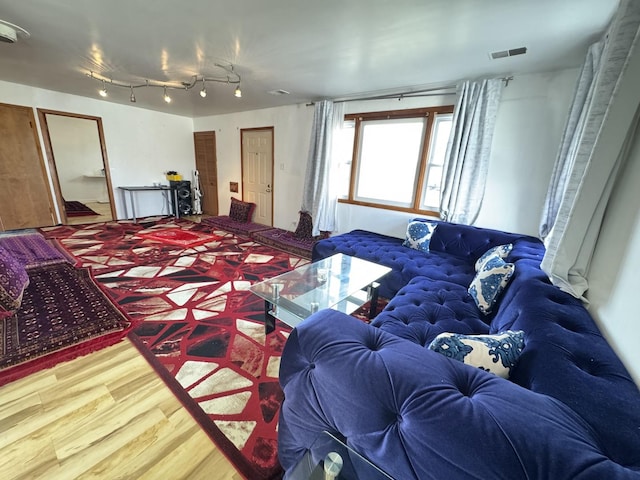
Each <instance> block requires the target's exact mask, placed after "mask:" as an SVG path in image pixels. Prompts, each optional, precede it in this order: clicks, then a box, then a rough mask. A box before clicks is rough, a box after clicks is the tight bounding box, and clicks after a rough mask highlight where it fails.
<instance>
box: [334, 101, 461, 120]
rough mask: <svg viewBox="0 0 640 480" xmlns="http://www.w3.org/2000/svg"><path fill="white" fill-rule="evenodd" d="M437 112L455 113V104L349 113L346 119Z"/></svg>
mask: <svg viewBox="0 0 640 480" xmlns="http://www.w3.org/2000/svg"><path fill="white" fill-rule="evenodd" d="M436 113H453V105H443V106H440V107H425V108H409V109H406V110H388V111H383V112H365V113H348V114H346V115H345V116H344V119H345V120H357V119H361V120H389V119H392V118H415V117H421V116H424V117H427V116H429V115H433V114H436Z"/></svg>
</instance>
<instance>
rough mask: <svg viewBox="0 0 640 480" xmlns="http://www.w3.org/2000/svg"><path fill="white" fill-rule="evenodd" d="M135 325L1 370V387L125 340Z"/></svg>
mask: <svg viewBox="0 0 640 480" xmlns="http://www.w3.org/2000/svg"><path fill="white" fill-rule="evenodd" d="M134 326H137V324H136V325H133V324H129V326H128V327H126V328H125V329H124V330H123V331H121V332H111V333H109V334H107V335H103V336H101V337H97V338H94V339H92V340H87V341H85V342H82V343H79V344H78V345H73V346H71V347H67V348H64V349H62V350H59V351H57V352H52V353H49V354H47V355H44V356H42V357H39V358H34V359H33V360H30V361H28V362H25V363H21V364H19V365H15V366H13V367H10V368H7V369H6V370H3V371H0V387H2V386H3V385H6V384H8V383H11V382H15V381H16V380H20V379H21V378H24V377H26V376H28V375H31V374H32V373H36V372H39V371H41V370H46V369H48V368H51V367H55V366H56V365H58V364H60V363H62V362H67V361H69V360H73V359H75V358H79V357H83V356H85V355H88V354H90V353H93V352H97V351H98V350H102V349H103V348H106V347H110V346H111V345H115V344H116V343H118V342H120V341H121V340H123V339H124V338H125V337H126V336H127V334H128V333H129V332H130V330H131V329H132V328H133V327H134Z"/></svg>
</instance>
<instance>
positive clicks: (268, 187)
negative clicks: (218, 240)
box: [240, 127, 273, 226]
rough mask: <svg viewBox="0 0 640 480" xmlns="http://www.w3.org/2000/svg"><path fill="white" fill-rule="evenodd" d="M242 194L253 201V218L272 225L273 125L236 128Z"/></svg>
mask: <svg viewBox="0 0 640 480" xmlns="http://www.w3.org/2000/svg"><path fill="white" fill-rule="evenodd" d="M240 137H241V146H242V197H243V200H245V201H247V202H253V203H255V204H256V210H255V213H254V215H253V221H254V222H256V223H260V224H262V225H269V226H272V225H273V127H265V128H244V129H241V130H240Z"/></svg>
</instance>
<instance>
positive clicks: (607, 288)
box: [587, 131, 640, 385]
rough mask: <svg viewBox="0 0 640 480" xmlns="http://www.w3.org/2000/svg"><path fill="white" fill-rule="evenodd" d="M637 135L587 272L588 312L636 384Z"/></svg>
mask: <svg viewBox="0 0 640 480" xmlns="http://www.w3.org/2000/svg"><path fill="white" fill-rule="evenodd" d="M638 185H640V131H639V132H636V137H635V142H634V145H633V147H632V149H631V154H630V156H629V160H628V163H627V165H626V166H625V167H624V169H623V170H622V172H621V174H620V177H619V180H618V183H617V184H616V185H615V187H614V193H613V194H612V197H611V199H610V203H609V205H608V206H607V212H606V214H605V218H604V222H603V225H602V231H601V233H600V238H599V239H598V245H597V247H596V251H595V253H594V257H593V260H592V264H591V268H590V270H589V275H588V276H589V290H588V291H587V297H588V299H589V302H590V305H589V310H590V312H591V314H592V315H593V317H594V318H595V319H596V321H597V322H598V324H599V326H600V328H601V330H602V331H603V333H604V334H605V336H606V337H607V338H608V339H609V341H610V343H611V344H612V345H613V346H614V348H615V349H616V351H617V353H618V355H619V356H620V358H621V359H622V361H623V362H624V363H625V365H626V366H627V368H628V369H629V370H630V372H631V374H632V375H633V377H634V380H635V382H636V383H637V384H638V385H640V349H639V348H638V344H640V328H639V327H640V314H639V313H638V297H637V295H638V278H639V276H638V272H639V271H640V208H639V205H640V191H639V190H638Z"/></svg>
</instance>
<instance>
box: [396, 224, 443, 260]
mask: <svg viewBox="0 0 640 480" xmlns="http://www.w3.org/2000/svg"><path fill="white" fill-rule="evenodd" d="M437 225H438V224H437V223H433V222H422V221H420V220H413V221H411V222H409V224H408V225H407V234H406V238H405V241H404V242H403V243H402V245H404V246H405V247H409V248H413V249H414V250H420V251H421V252H428V251H429V242H430V241H431V236H432V235H433V232H434V231H435V229H436V227H437Z"/></svg>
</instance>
